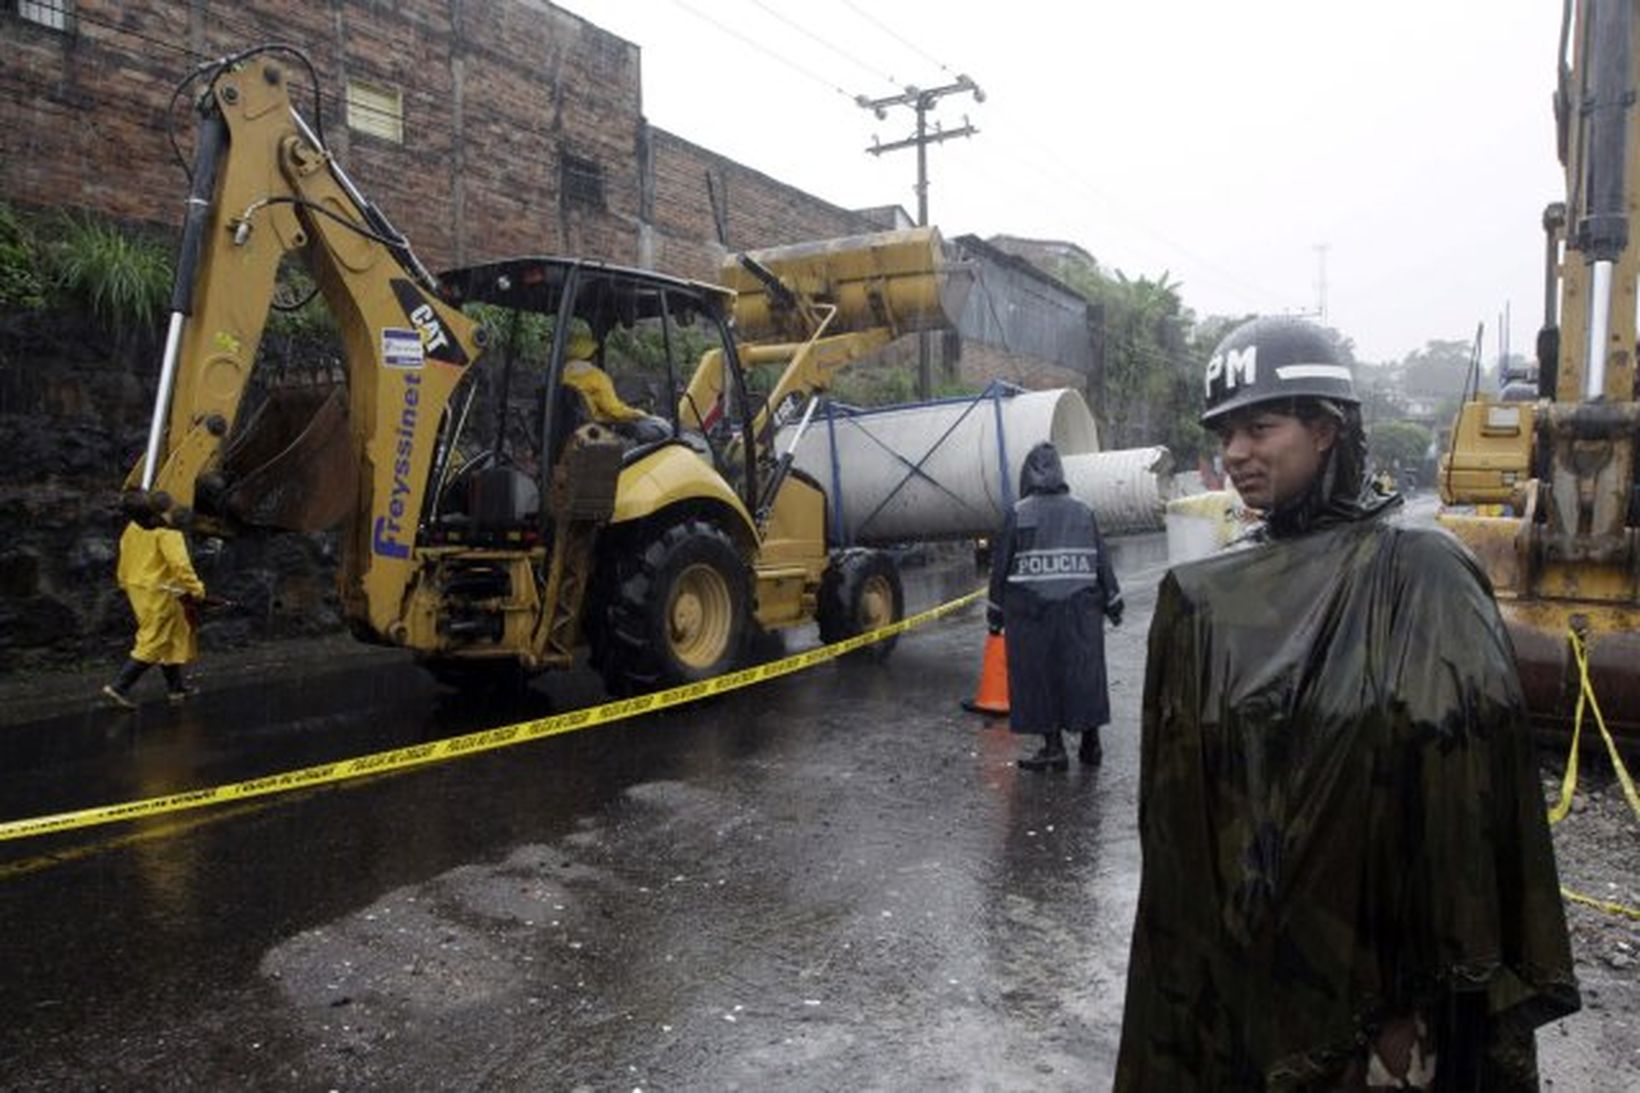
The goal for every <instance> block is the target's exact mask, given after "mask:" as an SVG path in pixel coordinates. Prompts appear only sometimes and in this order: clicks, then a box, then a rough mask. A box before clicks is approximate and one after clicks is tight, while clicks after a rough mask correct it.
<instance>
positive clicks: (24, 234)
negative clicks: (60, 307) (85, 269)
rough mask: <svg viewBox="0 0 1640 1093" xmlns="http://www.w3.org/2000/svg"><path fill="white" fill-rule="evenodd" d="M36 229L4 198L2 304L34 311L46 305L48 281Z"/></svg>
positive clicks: (0, 269)
mask: <svg viewBox="0 0 1640 1093" xmlns="http://www.w3.org/2000/svg"><path fill="white" fill-rule="evenodd" d="M40 267H41V260H40V255H39V250H38V247H37V244H36V243H35V241H34V233H33V231H32V230H31V229H30V228H29V226H28V225H27V224H26V223H25V222H24V221H23V220H22V218H21V217H19V216H18V215H17V214H16V213H15V212H13V211H12V208H11V206H10V205H7V204H4V203H3V202H0V308H5V309H6V310H8V311H14V310H16V311H33V310H35V309H38V308H41V307H44V306H45V302H46V282H45V279H44V278H43V277H42V276H41V270H40Z"/></svg>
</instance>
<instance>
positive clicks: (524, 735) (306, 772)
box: [0, 589, 985, 842]
mask: <svg viewBox="0 0 1640 1093" xmlns="http://www.w3.org/2000/svg"><path fill="white" fill-rule="evenodd" d="M984 591H985V590H984V589H977V590H975V591H973V592H970V593H968V594H967V595H965V596H960V597H958V598H957V599H954V600H951V601H949V602H947V603H943V604H940V605H939V606H938V607H934V608H931V609H929V610H927V611H924V612H922V613H920V614H917V615H911V616H908V617H907V618H903V619H900V620H899V621H898V622H892V623H889V624H888V625H887V626H881V627H878V628H877V629H875V630H872V631H870V632H868V633H864V634H859V635H856V636H855V637H852V638H847V639H845V640H843V641H838V642H833V643H832V644H830V645H822V646H820V647H818V648H815V649H808V650H805V651H803V652H801V653H794V654H792V655H791V656H789V657H784V658H782V659H780V660H775V661H770V662H769V663H767V664H760V665H758V666H756V667H755V668H744V669H741V670H740V671H737V672H729V673H726V674H725V675H721V676H716V677H714V678H712V679H704V680H701V681H700V682H698V683H686V684H683V685H682V686H679V687H673V688H670V689H669V690H665V691H656V692H655V693H653V694H646V695H639V696H637V697H636V698H624V699H620V700H619V701H616V702H606V703H604V704H603V705H601V706H588V707H586V708H584V709H579V710H570V711H568V712H566V713H561V714H554V715H553V716H551V717H541V718H537V719H535V720H533V721H521V722H519V723H517V724H514V725H503V726H500V727H498V728H493V729H484V730H482V731H480V732H474V733H468V734H467V735H465V736H452V737H450V738H448V739H446V740H437V741H433V742H431V743H427V744H416V745H413V746H411V747H406V748H394V749H392V750H391V751H380V752H375V753H374V754H371V755H361V756H357V757H355V758H352V759H342V760H338V761H336V762H333V763H321V764H319V765H318V766H312V767H303V768H301V769H300V770H290V771H283V772H281V773H278V774H269V775H266V776H264V777H261V778H252V779H250V780H248V781H244V782H233V783H230V784H228V785H221V786H210V787H207V788H204V789H193V790H185V791H183V792H181V793H172V794H169V795H167V796H164V797H148V798H145V799H143V800H140V801H126V802H123V803H121V804H113V805H99V806H96V807H94V808H84V809H80V810H78V811H75V812H59V813H55V814H53V815H50V816H35V817H32V818H28V819H21V820H7V821H5V822H3V823H0V842H5V841H7V840H9V839H27V838H33V837H35V836H39V835H49V834H55V833H56V832H59V831H69V830H73V829H75V828H81V827H93V826H96V825H98V824H109V823H116V822H119V821H122V820H136V819H143V818H146V817H150V816H159V815H163V814H165V813H169V812H182V811H185V810H188V809H195V808H205V807H207V806H209V805H220V804H226V803H228V802H230V801H243V800H245V799H247V798H251V797H264V796H267V795H268V794H273V793H285V792H288V791H290V790H295V789H308V788H311V787H313V786H318V785H324V784H326V783H328V782H342V781H346V780H347V779H350V778H360V777H364V776H366V775H375V774H384V773H386V772H388V771H393V770H404V769H406V768H408V767H418V766H425V765H427V764H429V763H438V762H442V761H444V760H447V759H456V758H460V757H462V756H468V755H478V754H480V753H482V752H487V751H494V750H496V749H497V748H505V747H511V746H512V745H514V744H523V743H527V742H529V741H531V740H541V739H544V738H546V737H549V736H559V735H562V734H563V733H568V732H575V731H577V730H579V729H590V728H592V727H593V726H594V725H604V724H608V723H609V722H611V721H621V720H624V719H626V718H630V717H637V716H638V715H640V714H646V713H654V712H656V711H657V710H664V709H668V708H670V707H672V706H680V705H683V704H684V703H687V702H694V701H697V700H699V699H702V698H706V697H708V696H710V695H718V694H724V693H725V692H728V691H735V690H739V689H740V688H742V687H750V686H751V685H752V684H754V683H762V682H763V681H765V680H769V679H776V678H778V677H780V676H784V675H790V674H791V673H793V672H798V671H801V670H803V669H804V668H810V667H813V666H814V665H816V664H823V663H825V662H826V661H828V660H835V659H836V658H837V657H840V656H843V655H845V654H848V653H852V652H854V651H855V650H857V649H863V648H865V647H866V646H868V645H875V644H877V643H878V642H879V641H883V640H884V639H886V638H891V637H893V636H895V635H896V634H903V633H905V632H906V631H907V630H910V629H912V628H913V627H917V626H922V625H924V624H925V623H930V622H934V621H935V620H937V619H942V618H944V617H945V616H947V615H950V614H952V613H953V612H956V611H959V610H961V609H962V608H964V607H967V606H968V605H969V604H971V603H973V602H974V601H975V600H976V599H978V598H979V597H980V596H981V595H982V594H984Z"/></svg>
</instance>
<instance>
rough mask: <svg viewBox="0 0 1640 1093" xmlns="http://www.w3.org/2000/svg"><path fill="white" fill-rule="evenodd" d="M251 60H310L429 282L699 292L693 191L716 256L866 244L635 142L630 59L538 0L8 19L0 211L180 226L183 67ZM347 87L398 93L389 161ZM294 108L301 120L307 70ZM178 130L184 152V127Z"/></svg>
mask: <svg viewBox="0 0 1640 1093" xmlns="http://www.w3.org/2000/svg"><path fill="white" fill-rule="evenodd" d="M265 41H279V42H285V43H289V44H291V45H294V46H297V47H298V48H300V49H302V50H303V51H304V52H306V53H307V54H308V55H309V57H310V58H311V59H312V61H313V63H314V65H315V67H316V69H317V71H318V76H319V81H320V87H321V93H322V96H323V98H322V104H323V105H322V117H323V122H324V127H325V136H326V139H327V141H328V143H329V144H330V146H331V148H332V150H333V151H335V153H336V154H337V157H338V158H339V159H340V160H341V162H342V163H343V164H344V165H345V167H346V168H347V171H348V173H349V174H350V175H352V176H353V178H354V179H355V180H356V181H357V182H358V184H359V186H360V188H361V189H362V190H363V191H364V192H365V193H366V194H367V195H368V196H369V197H370V198H371V199H372V200H373V201H375V202H376V203H377V204H378V205H380V206H381V207H382V208H383V209H384V210H385V211H386V212H387V214H388V216H389V217H390V218H391V219H392V220H393V221H394V222H395V224H397V226H398V227H399V228H400V229H401V230H403V231H404V232H405V233H406V234H407V235H408V236H409V237H410V239H411V240H412V241H413V243H414V245H415V247H416V250H417V251H418V253H419V254H420V255H421V256H422V258H423V260H424V261H426V262H427V263H428V264H429V265H430V266H433V267H434V268H437V267H440V266H444V265H450V264H457V263H465V262H478V261H484V260H486V259H491V258H498V257H503V256H508V255H516V254H521V253H528V252H543V251H544V252H550V253H566V254H580V255H587V256H591V257H598V258H604V259H607V260H610V261H615V262H622V263H629V264H643V265H651V266H654V267H656V268H659V269H663V270H665V271H667V272H671V273H680V274H686V275H690V276H695V277H710V276H711V275H712V274H713V273H714V272H715V271H716V269H717V267H718V264H719V261H720V259H721V256H722V255H723V253H724V250H723V248H722V246H720V244H719V233H718V229H717V225H716V220H715V218H714V216H713V211H712V198H711V197H710V196H709V190H708V184H707V181H706V180H707V177H708V175H710V176H711V178H712V179H713V183H712V186H713V187H714V188H715V193H716V197H717V200H718V203H719V209H720V210H721V211H722V213H723V216H724V220H725V227H726V229H727V234H728V240H729V244H730V246H732V247H736V248H747V247H761V246H772V245H775V244H779V243H785V242H793V241H796V240H800V239H810V238H819V237H824V236H830V235H843V234H850V233H853V232H859V231H866V230H870V228H871V223H870V221H869V220H868V219H867V218H865V217H863V216H861V215H859V214H856V213H852V212H850V211H849V210H847V209H843V208H840V207H838V206H836V205H832V204H830V203H828V202H825V201H822V200H820V199H819V198H816V197H814V196H812V195H810V194H807V193H804V192H803V191H802V190H799V189H797V188H796V187H793V186H789V185H787V184H785V183H782V182H779V181H777V180H775V179H772V178H770V177H768V176H767V175H763V174H760V173H759V172H757V171H753V170H751V169H749V168H747V167H744V166H742V165H740V164H738V163H735V162H733V161H732V160H729V159H727V158H725V157H723V156H720V155H718V154H716V153H714V152H711V151H708V150H707V149H705V148H701V147H700V146H698V145H695V144H692V143H690V142H689V141H687V140H685V139H684V138H682V137H679V136H676V135H674V134H671V133H667V132H664V131H662V130H658V129H651V128H649V127H648V126H647V124H646V122H645V121H644V119H643V111H642V89H641V87H640V83H639V72H640V65H639V50H638V47H637V46H636V45H634V44H632V43H630V42H627V41H624V40H622V39H620V38H617V37H616V36H614V35H612V34H610V33H608V32H606V31H604V30H601V29H600V28H598V27H597V26H595V25H593V24H591V23H588V22H587V21H585V20H583V19H581V18H580V17H578V16H575V15H572V14H571V13H569V12H566V11H563V10H562V9H559V8H556V7H553V6H552V5H551V4H548V3H545V2H543V0H468V2H466V3H462V4H447V3H434V2H432V0H406V2H404V3H402V4H389V3H385V2H370V0H331V2H329V3H294V2H289V0H285V2H280V0H246V2H244V3H240V4H237V5H233V6H225V5H221V4H210V3H206V2H204V0H192V2H187V0H146V2H135V3H117V2H113V0H80V2H79V3H78V4H77V6H76V9H75V16H74V26H73V29H72V30H71V31H70V32H69V33H66V34H65V33H60V32H56V31H52V30H48V29H46V28H43V27H39V26H35V25H32V24H30V23H28V22H26V21H24V20H22V19H21V18H19V17H18V15H17V14H16V12H15V9H14V8H13V7H12V6H9V5H8V6H7V7H5V8H4V9H3V11H0V47H3V48H4V49H5V50H6V53H7V55H8V61H7V64H6V66H5V69H4V70H3V71H0V106H3V108H4V110H5V111H6V114H7V117H8V124H7V125H5V126H3V127H0V196H3V197H4V198H5V199H6V200H9V201H13V202H16V203H18V204H22V205H29V206H44V207H69V208H86V209H93V210H96V211H99V212H104V213H109V214H112V215H114V216H116V217H119V218H121V219H126V220H134V221H146V222H153V223H158V224H164V225H167V226H172V225H174V224H176V223H177V222H178V221H179V220H180V209H181V202H182V198H183V196H184V193H185V185H186V184H185V181H184V179H183V175H182V172H181V171H180V170H179V169H178V167H177V164H176V161H175V159H174V158H173V156H172V154H171V151H170V147H169V144H168V143H167V140H166V135H165V134H166V130H165V124H166V104H167V102H168V101H169V98H170V94H171V90H172V88H173V87H174V86H175V84H176V82H177V80H178V79H180V78H181V76H183V75H184V74H185V73H186V72H187V71H188V70H189V69H190V68H191V67H192V66H193V65H194V64H195V63H197V62H198V61H199V60H201V59H204V58H207V57H215V56H220V55H222V54H225V53H228V52H231V51H233V50H237V49H241V48H244V47H245V46H247V45H251V44H256V43H261V42H265ZM291 67H292V68H293V69H294V68H295V66H294V65H292V66H291ZM350 78H351V79H355V80H364V81H368V82H370V83H372V84H376V85H381V86H385V87H389V88H396V89H398V90H399V91H400V93H401V94H402V97H403V125H404V134H405V140H404V143H403V144H395V143H392V142H390V141H387V140H384V139H382V138H379V137H374V136H370V135H366V134H362V133H358V132H353V131H350V130H349V128H348V127H347V125H346V117H345V95H346V87H347V81H348V80H349V79H350ZM292 90H293V94H295V96H296V99H297V102H298V105H299V107H300V108H301V109H302V111H303V112H304V114H307V115H309V116H310V117H311V115H312V113H313V109H312V94H311V91H310V90H309V88H308V81H307V79H306V77H305V74H304V73H302V72H300V71H293V73H292ZM174 117H175V119H176V125H177V127H178V132H179V139H180V140H181V142H182V143H183V146H184V148H185V149H186V148H187V147H188V145H189V144H190V143H191V138H192V124H193V123H192V118H191V115H190V114H189V113H188V111H187V110H186V109H185V108H183V107H179V108H178V109H177V110H176V111H175V112H174ZM566 157H569V159H568V162H569V163H571V164H575V165H579V166H580V167H581V168H585V167H588V166H590V167H591V168H592V169H593V170H594V172H595V173H596V176H597V179H598V182H599V183H600V184H601V190H602V195H601V201H593V202H588V201H584V200H583V201H575V200H570V199H566V195H565V194H564V193H563V192H562V187H561V185H560V183H561V175H562V171H563V170H564V167H565V163H566Z"/></svg>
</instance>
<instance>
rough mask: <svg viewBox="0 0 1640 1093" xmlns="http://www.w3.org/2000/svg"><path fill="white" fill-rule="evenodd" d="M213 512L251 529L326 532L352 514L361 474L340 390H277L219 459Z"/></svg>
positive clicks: (329, 386)
mask: <svg viewBox="0 0 1640 1093" xmlns="http://www.w3.org/2000/svg"><path fill="white" fill-rule="evenodd" d="M222 475H223V478H224V480H225V481H226V482H227V483H228V486H227V488H226V490H225V491H224V492H223V494H222V496H221V498H220V500H219V501H218V503H217V507H218V508H219V509H220V510H221V511H222V512H223V513H224V514H225V515H227V516H230V517H232V518H233V519H234V520H235V521H237V522H239V523H241V524H246V525H248V526H251V527H261V528H280V529H283V530H286V531H323V530H325V529H326V528H330V527H334V526H335V525H336V524H337V523H338V522H339V521H340V520H341V519H342V518H343V517H344V516H346V515H347V514H348V512H349V511H350V510H351V509H352V508H353V505H354V504H355V502H356V500H357V498H358V494H359V466H358V461H357V459H356V458H355V457H354V454H353V445H352V442H351V441H350V439H349V437H348V430H347V391H346V389H345V388H343V387H341V386H339V385H332V384H326V385H321V386H315V387H289V388H275V389H274V390H272V391H270V392H268V397H267V399H266V401H264V402H263V403H262V404H261V405H260V406H259V407H257V409H256V412H255V413H254V414H253V415H252V416H251V417H250V419H249V420H247V421H246V422H245V423H244V424H243V426H242V427H241V428H240V429H239V430H237V431H236V432H235V433H234V435H233V437H231V438H230V439H229V441H228V444H227V446H226V447H225V448H224V449H223V453H222Z"/></svg>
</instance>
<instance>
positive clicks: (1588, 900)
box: [1560, 887, 1640, 920]
mask: <svg viewBox="0 0 1640 1093" xmlns="http://www.w3.org/2000/svg"><path fill="white" fill-rule="evenodd" d="M1560 894H1561V895H1562V896H1564V897H1565V898H1566V899H1569V900H1571V901H1572V902H1573V903H1581V904H1584V905H1585V906H1588V907H1593V908H1594V909H1595V910H1597V911H1605V912H1606V913H1607V914H1608V915H1627V916H1628V917H1629V918H1632V919H1637V920H1640V907H1630V906H1629V905H1628V904H1626V903H1614V902H1612V901H1611V900H1609V899H1595V898H1594V897H1593V896H1585V895H1584V894H1583V893H1582V892H1574V891H1572V890H1571V889H1570V888H1565V887H1562V888H1561V890H1560Z"/></svg>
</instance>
